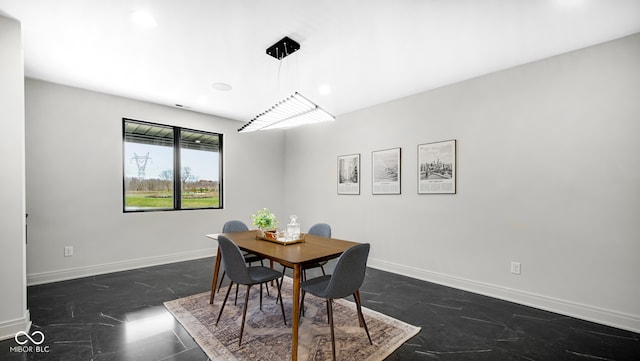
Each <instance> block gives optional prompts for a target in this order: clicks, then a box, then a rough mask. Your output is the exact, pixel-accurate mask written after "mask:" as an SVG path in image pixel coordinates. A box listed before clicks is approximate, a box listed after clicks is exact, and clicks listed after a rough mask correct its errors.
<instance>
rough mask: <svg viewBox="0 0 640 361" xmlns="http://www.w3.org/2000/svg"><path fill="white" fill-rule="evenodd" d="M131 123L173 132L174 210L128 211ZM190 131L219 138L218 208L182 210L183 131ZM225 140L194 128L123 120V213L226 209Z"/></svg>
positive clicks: (218, 134) (214, 133)
mask: <svg viewBox="0 0 640 361" xmlns="http://www.w3.org/2000/svg"><path fill="white" fill-rule="evenodd" d="M128 122H130V123H138V124H142V125H148V126H156V127H163V128H171V129H172V130H173V145H172V147H173V208H157V209H153V208H151V209H127V203H126V202H127V200H126V197H127V191H126V183H127V180H126V179H127V177H126V167H125V164H126V159H125V157H126V154H125V142H126V134H127V132H126V124H127V123H128ZM183 130H184V131H188V132H193V133H201V134H206V135H212V136H217V137H218V153H219V155H218V157H219V159H218V206H217V207H191V208H182V183H181V173H182V165H181V160H180V151H181V149H182V141H181V140H182V139H181V138H182V137H181V135H182V131H183ZM223 139H224V135H223V134H222V133H216V132H209V131H205V130H198V129H192V128H185V127H179V126H173V125H167V124H161V123H153V122H149V121H144V120H138V119H132V118H122V211H123V213H141V212H166V211H169V212H172V211H192V210H203V209H224V203H223V183H224V182H223V164H222V162H223V159H224V157H223V149H224V148H223Z"/></svg>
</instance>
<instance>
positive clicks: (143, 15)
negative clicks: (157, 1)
mask: <svg viewBox="0 0 640 361" xmlns="http://www.w3.org/2000/svg"><path fill="white" fill-rule="evenodd" d="M131 21H133V23H134V24H136V25H138V26H140V27H143V28H155V27H156V26H157V25H158V23H157V22H156V19H154V18H153V16H151V14H149V13H148V12H146V11H144V10H136V11H133V12H131Z"/></svg>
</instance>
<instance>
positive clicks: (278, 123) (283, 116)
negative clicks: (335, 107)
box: [238, 92, 336, 132]
mask: <svg viewBox="0 0 640 361" xmlns="http://www.w3.org/2000/svg"><path fill="white" fill-rule="evenodd" d="M335 119H336V118H335V117H334V116H333V115H331V114H329V113H327V112H326V111H325V110H324V109H322V108H320V107H319V106H317V105H316V104H314V103H313V102H312V101H310V100H309V99H307V98H305V97H304V96H303V95H302V94H300V93H298V92H296V93H294V94H293V95H292V96H290V97H288V98H286V99H284V100H283V101H281V102H279V103H277V104H276V105H274V106H272V107H271V108H269V109H267V110H266V111H265V112H264V113H261V114H259V115H258V116H257V117H255V118H253V119H251V120H250V121H249V122H248V123H247V124H245V125H244V126H242V127H241V128H240V129H238V132H253V131H256V130H268V129H282V128H292V127H296V126H299V125H304V124H313V123H321V122H328V121H333V120H335Z"/></svg>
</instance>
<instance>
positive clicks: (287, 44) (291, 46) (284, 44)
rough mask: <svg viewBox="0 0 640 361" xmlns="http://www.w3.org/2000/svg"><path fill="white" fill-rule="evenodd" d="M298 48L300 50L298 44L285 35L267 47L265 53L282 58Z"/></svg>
mask: <svg viewBox="0 0 640 361" xmlns="http://www.w3.org/2000/svg"><path fill="white" fill-rule="evenodd" d="M298 50H300V44H299V43H298V42H297V41H295V40H293V39H291V38H289V37H288V36H285V37H284V38H282V40H280V41H278V42H277V43H275V44H273V45H271V46H270V47H268V48H267V55H270V56H273V57H274V58H276V59H278V60H282V59H283V58H285V57H287V56H289V55H291V54H293V53H295V52H296V51H298Z"/></svg>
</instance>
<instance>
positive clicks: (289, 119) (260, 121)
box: [238, 36, 335, 132]
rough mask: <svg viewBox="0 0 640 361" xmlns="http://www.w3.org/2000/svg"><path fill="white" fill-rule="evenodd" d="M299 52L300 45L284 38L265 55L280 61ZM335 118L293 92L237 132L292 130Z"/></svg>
mask: <svg viewBox="0 0 640 361" xmlns="http://www.w3.org/2000/svg"><path fill="white" fill-rule="evenodd" d="M298 50H300V44H299V43H298V42H296V41H295V40H293V39H291V38H289V37H286V36H285V37H284V38H282V39H281V40H280V41H278V42H276V43H275V44H273V45H271V46H270V47H268V48H267V50H266V54H267V55H269V56H272V57H274V58H275V59H277V60H278V61H282V59H284V58H285V57H287V56H289V55H291V54H293V53H295V52H296V51H298ZM333 120H335V117H334V116H333V115H331V114H329V113H327V112H326V111H325V110H324V109H322V108H320V107H319V106H318V105H316V104H315V103H313V102H312V101H310V100H309V99H307V98H305V97H304V96H303V95H302V94H300V93H298V92H295V93H294V94H293V95H291V96H290V97H287V98H286V99H284V100H282V101H280V102H278V103H276V104H275V105H274V106H272V107H271V108H269V109H267V110H266V111H264V112H262V113H260V114H259V115H258V116H256V117H255V118H253V119H251V120H250V121H249V122H248V123H247V124H245V125H244V126H242V127H241V128H240V129H238V132H253V131H256V130H268V129H282V128H292V127H296V126H299V125H304V124H313V123H320V122H327V121H333Z"/></svg>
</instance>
